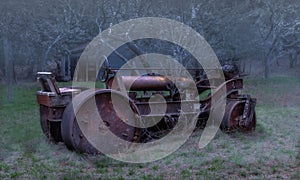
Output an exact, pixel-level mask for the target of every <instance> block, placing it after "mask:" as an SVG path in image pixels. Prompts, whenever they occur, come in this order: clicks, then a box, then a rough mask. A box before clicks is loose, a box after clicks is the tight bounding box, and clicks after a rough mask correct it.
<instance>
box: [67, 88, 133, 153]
mask: <svg viewBox="0 0 300 180" xmlns="http://www.w3.org/2000/svg"><path fill="white" fill-rule="evenodd" d="M112 95H114V98H116V100H117V103H114V105H113V104H112ZM126 103H127V104H126ZM128 103H129V104H130V106H128ZM115 104H116V105H115ZM115 108H118V113H116V111H115ZM129 109H130V110H129ZM130 112H131V113H130ZM132 112H134V113H132ZM137 114H138V111H137V108H135V105H134V104H133V103H132V102H131V101H130V100H129V99H128V98H127V97H125V96H123V95H122V94H121V93H120V92H116V91H113V90H95V89H91V90H87V91H84V92H82V93H80V94H79V95H77V96H75V97H74V98H73V100H72V103H70V104H69V105H68V106H67V108H66V110H65V112H64V114H63V119H62V137H63V140H64V142H65V144H66V146H67V147H68V148H69V149H71V150H75V151H78V152H81V153H88V154H96V153H99V151H98V150H97V149H99V146H104V147H118V148H119V147H120V146H122V144H121V143H122V142H121V143H120V142H116V141H113V140H110V139H111V137H112V136H114V137H117V138H118V139H122V140H124V141H127V142H137V141H138V139H139V129H138V128H135V126H131V125H129V124H132V122H131V123H129V124H127V123H126V122H124V121H133V124H134V123H137V117H138V116H137ZM124 141H123V142H124ZM124 146H125V145H124ZM118 148H117V149H118ZM100 149H102V148H100ZM110 152H113V149H112V151H110Z"/></svg>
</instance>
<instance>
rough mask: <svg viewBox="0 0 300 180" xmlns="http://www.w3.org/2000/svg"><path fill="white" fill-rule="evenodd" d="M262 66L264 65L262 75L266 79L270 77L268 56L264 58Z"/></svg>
mask: <svg viewBox="0 0 300 180" xmlns="http://www.w3.org/2000/svg"><path fill="white" fill-rule="evenodd" d="M264 66H265V72H264V77H265V78H266V79H268V78H269V77H270V59H269V57H266V58H265V62H264Z"/></svg>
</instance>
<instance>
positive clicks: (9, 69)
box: [2, 35, 14, 102]
mask: <svg viewBox="0 0 300 180" xmlns="http://www.w3.org/2000/svg"><path fill="white" fill-rule="evenodd" d="M2 39H3V54H4V61H5V78H6V85H7V100H8V101H9V102H11V101H12V100H13V88H12V86H13V80H14V70H13V60H12V47H11V45H10V42H9V40H8V37H7V35H4V36H3V37H2Z"/></svg>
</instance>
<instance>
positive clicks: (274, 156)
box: [0, 78, 300, 179]
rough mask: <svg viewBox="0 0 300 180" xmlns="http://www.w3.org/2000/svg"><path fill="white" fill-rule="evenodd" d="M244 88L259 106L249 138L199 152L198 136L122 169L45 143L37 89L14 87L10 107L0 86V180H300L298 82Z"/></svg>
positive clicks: (221, 141)
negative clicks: (169, 151) (155, 158)
mask: <svg viewBox="0 0 300 180" xmlns="http://www.w3.org/2000/svg"><path fill="white" fill-rule="evenodd" d="M59 85H60V86H64V85H66V86H69V85H70V84H68V83H63V84H59ZM245 86H246V89H245V92H247V93H250V94H251V95H252V96H254V97H256V98H257V99H258V101H257V108H256V112H257V127H256V131H255V132H253V133H246V134H244V133H233V134H224V133H222V132H218V133H217V135H216V137H215V138H214V139H213V141H212V142H211V143H210V144H209V145H208V146H207V147H205V148H204V149H198V147H197V144H198V142H199V138H200V134H201V133H202V130H197V131H195V132H194V133H193V134H192V136H191V137H190V139H189V140H188V141H187V142H186V143H185V144H184V145H183V146H182V147H181V148H180V149H178V150H177V151H176V152H174V153H173V154H172V155H170V156H168V157H166V158H164V159H161V160H158V161H155V162H152V163H145V164H128V163H123V162H118V161H115V160H113V159H110V158H108V157H106V156H101V155H99V156H87V155H82V154H77V153H75V152H72V151H69V150H67V149H66V148H65V146H64V145H63V144H61V143H59V144H51V143H49V142H48V141H47V140H46V138H45V137H44V136H43V134H42V131H41V128H40V124H39V109H38V105H37V103H36V97H35V92H36V91H37V90H39V87H38V85H37V84H35V83H20V84H18V85H16V86H14V88H13V101H12V102H8V101H7V100H6V87H5V86H4V85H0V92H1V94H0V127H1V129H0V145H1V146H0V179H14V178H15V179H224V178H225V179H278V178H279V179H290V178H293V179H299V177H300V172H299V165H300V164H299V160H300V159H299V158H300V157H299V145H300V140H299V139H300V134H299V133H300V132H299V129H300V122H299V119H300V104H299V102H300V100H299V97H300V94H299V92H300V80H299V79H296V78H274V79H271V80H265V79H251V78H249V79H245ZM297 157H298V158H297Z"/></svg>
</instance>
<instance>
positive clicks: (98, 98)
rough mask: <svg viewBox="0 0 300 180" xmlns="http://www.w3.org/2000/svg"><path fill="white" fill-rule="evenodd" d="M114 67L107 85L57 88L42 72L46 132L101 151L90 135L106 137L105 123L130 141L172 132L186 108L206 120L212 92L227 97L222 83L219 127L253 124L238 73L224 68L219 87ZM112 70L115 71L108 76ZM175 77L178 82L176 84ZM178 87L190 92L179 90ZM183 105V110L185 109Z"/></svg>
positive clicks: (39, 98) (82, 148) (248, 127)
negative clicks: (129, 73) (129, 72)
mask: <svg viewBox="0 0 300 180" xmlns="http://www.w3.org/2000/svg"><path fill="white" fill-rule="evenodd" d="M115 72H116V71H111V69H109V71H107V72H105V73H104V74H105V75H106V76H107V77H104V78H102V79H103V80H104V82H105V84H106V89H86V88H78V87H77V88H75V87H67V88H58V86H57V85H56V82H55V80H54V77H52V75H51V74H50V73H46V72H41V73H38V74H37V76H38V82H39V83H40V85H41V91H38V92H37V101H38V103H39V104H40V122H41V127H42V129H43V132H44V134H45V135H46V137H47V138H48V139H49V140H50V141H53V142H64V143H65V144H66V146H67V147H68V148H69V149H72V150H76V151H78V152H83V153H90V154H95V153H98V151H97V150H96V149H95V148H94V147H93V146H92V145H91V144H90V143H89V141H88V140H87V139H88V138H89V137H90V136H92V135H93V134H97V133H98V134H99V133H103V138H105V136H106V133H105V132H102V131H107V129H109V131H110V132H112V133H113V134H115V135H116V136H117V137H119V138H121V139H123V140H125V141H128V142H139V143H144V142H148V141H153V140H155V139H159V138H161V137H162V136H164V135H165V134H167V133H169V132H170V131H171V130H172V128H173V127H174V126H175V125H176V123H177V121H178V117H179V116H180V115H182V114H184V115H185V117H191V118H192V117H195V116H198V119H199V120H198V121H199V124H205V123H206V120H207V118H208V115H209V112H210V111H211V108H212V107H211V105H212V104H211V100H212V98H214V99H221V98H224V94H222V93H221V91H219V89H221V88H223V87H226V101H227V104H226V109H225V110H226V111H225V115H224V117H223V121H222V123H221V129H222V130H224V131H233V130H240V131H253V130H255V126H256V115H255V104H256V99H254V98H251V97H250V96H249V95H241V94H239V92H240V90H241V89H243V79H242V78H241V77H239V76H233V75H232V74H229V75H226V74H225V75H226V77H225V79H226V81H225V82H224V83H222V84H221V85H220V86H219V87H213V86H210V84H209V81H208V79H203V80H202V79H197V78H195V81H192V80H190V79H187V78H183V77H168V76H161V75H158V74H151V75H144V76H119V77H117V76H115ZM109 73H111V76H110V77H109V78H108V74H109ZM116 77H117V78H116ZM216 80H217V79H216ZM174 81H176V82H179V83H177V86H175V85H174ZM210 81H213V80H210ZM193 84H194V85H195V84H196V88H197V90H198V92H197V93H196V94H189V87H191V86H192V85H193ZM178 89H180V90H181V91H182V90H184V91H186V92H184V93H182V92H181V93H179V91H178ZM212 89H214V90H215V91H214V93H213V94H208V95H207V96H205V97H204V98H202V99H198V98H196V97H197V96H199V95H201V94H202V93H204V92H206V91H209V90H212ZM112 95H114V97H115V98H117V101H118V103H117V104H118V105H117V107H116V106H115V105H113V103H112V101H113V99H112ZM161 98H163V101H162V100H161ZM92 104H96V106H95V107H93V106H92ZM197 104H198V105H199V104H200V106H197ZM128 107H130V108H128ZM183 108H184V109H185V111H184V112H182V111H181V110H182V109H183ZM116 109H118V112H116ZM162 109H164V111H161V110H162ZM151 111H152V112H151ZM153 111H154V113H153ZM95 113H96V114H95ZM97 114H98V115H97ZM79 116H80V118H81V119H86V120H84V123H83V125H82V124H80V123H82V122H78V120H77V118H79ZM156 117H160V118H159V121H157V122H156V123H155V124H153V125H151V126H148V127H140V126H136V125H140V124H142V123H144V122H147V121H149V122H150V121H151V119H153V118H156ZM187 119H188V118H187ZM100 121H101V122H100ZM99 122H100V124H99ZM95 124H96V125H95ZM79 125H81V126H84V127H85V128H84V129H85V130H87V132H85V133H83V132H82V129H81V128H79V127H80V126H79ZM107 143H114V142H107Z"/></svg>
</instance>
